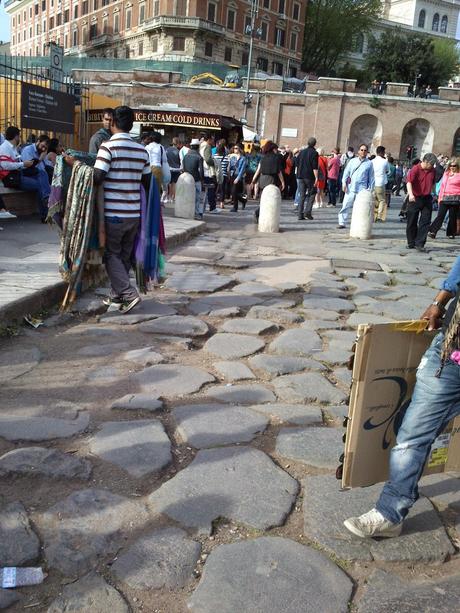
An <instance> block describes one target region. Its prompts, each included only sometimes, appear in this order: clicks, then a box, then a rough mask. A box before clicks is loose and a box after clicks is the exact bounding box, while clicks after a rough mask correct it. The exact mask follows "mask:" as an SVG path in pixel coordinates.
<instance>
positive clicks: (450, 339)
mask: <svg viewBox="0 0 460 613" xmlns="http://www.w3.org/2000/svg"><path fill="white" fill-rule="evenodd" d="M428 155H432V154H428ZM424 157H426V156H424ZM422 164H423V162H422ZM425 164H426V165H427V164H431V162H428V161H426V162H425ZM429 171H430V169H429V168H424V169H423V172H425V173H426V181H427V182H428V181H429V176H430V173H429ZM415 174H418V173H415ZM412 179H413V182H411V185H412V189H411V191H410V193H412V192H413V189H414V185H416V186H418V183H419V180H417V181H416V180H415V177H414V176H413V177H412ZM416 191H418V190H417V187H416ZM459 287H460V256H459V257H457V259H456V260H455V262H454V265H453V267H452V269H451V271H450V273H449V275H448V277H447V278H446V280H445V281H444V282H443V283H442V285H441V290H440V291H439V292H438V294H437V295H436V297H435V299H434V301H433V302H432V303H431V305H430V306H429V307H428V308H427V309H426V311H425V312H424V313H423V315H422V319H426V320H427V321H428V330H435V329H437V328H439V327H440V326H441V319H442V318H443V317H444V315H445V317H444V320H443V322H442V331H441V332H439V333H438V334H437V336H435V338H434V339H433V342H432V343H431V346H430V347H429V349H428V350H427V351H426V352H425V354H424V356H423V357H422V360H421V362H420V366H419V368H418V370H417V382H416V384H415V388H414V391H413V393H412V399H411V402H410V405H409V406H408V407H407V409H406V411H405V413H404V417H403V420H402V423H401V425H400V427H399V430H398V434H397V437H396V445H395V446H394V447H393V449H392V450H391V454H390V476H389V479H388V481H387V482H386V483H385V485H384V487H383V490H382V492H381V494H380V497H379V499H378V501H377V503H376V505H375V507H374V508H373V509H371V510H370V511H368V512H367V513H364V514H363V515H360V516H359V517H350V518H348V519H346V520H345V522H344V524H345V527H346V528H347V529H348V530H349V531H350V532H351V533H352V534H354V535H356V536H358V537H360V538H368V537H386V538H390V537H396V536H399V535H400V534H401V532H402V529H403V521H404V519H405V518H406V516H407V514H408V512H409V510H410V509H411V507H412V506H413V504H414V503H415V502H416V501H417V499H418V498H419V492H418V481H419V479H420V477H421V475H422V471H423V468H424V466H425V462H426V460H427V458H428V455H429V453H430V450H431V445H432V444H433V442H434V440H435V438H436V437H437V436H438V435H439V433H440V432H442V431H443V430H444V428H445V427H446V425H447V424H448V423H449V421H450V420H451V419H453V418H454V417H456V416H457V415H459V414H460V403H459V402H458V398H459V397H460V377H459V368H460V364H459V363H458V358H457V357H456V356H457V354H458V347H459V346H460V345H459V343H460V327H459V322H460V302H459V296H460V294H459V293H458V288H459ZM454 297H455V299H454V300H453V302H452V303H451V304H450V306H449V309H448V311H447V314H446V306H447V304H448V303H449V301H450V300H452V299H453V298H454Z"/></svg>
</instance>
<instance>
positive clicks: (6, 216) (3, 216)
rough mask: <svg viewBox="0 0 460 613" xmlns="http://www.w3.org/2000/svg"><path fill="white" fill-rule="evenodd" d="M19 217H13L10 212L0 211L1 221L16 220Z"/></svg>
mask: <svg viewBox="0 0 460 613" xmlns="http://www.w3.org/2000/svg"><path fill="white" fill-rule="evenodd" d="M16 217H17V215H13V213H10V212H9V211H5V210H3V211H0V219H16Z"/></svg>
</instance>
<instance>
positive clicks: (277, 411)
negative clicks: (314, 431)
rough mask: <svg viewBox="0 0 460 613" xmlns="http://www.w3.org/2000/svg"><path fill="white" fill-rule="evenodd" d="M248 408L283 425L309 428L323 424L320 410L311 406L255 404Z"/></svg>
mask: <svg viewBox="0 0 460 613" xmlns="http://www.w3.org/2000/svg"><path fill="white" fill-rule="evenodd" d="M249 408H250V409H253V410H254V411H257V412H258V413H263V414H264V415H268V416H269V417H271V418H276V420H278V421H281V422H283V423H291V424H295V425H296V426H311V425H313V424H321V423H322V422H323V416H322V412H321V409H320V408H319V407H315V406H313V405H305V404H281V403H275V404H271V403H270V404H256V405H253V406H250V407H249Z"/></svg>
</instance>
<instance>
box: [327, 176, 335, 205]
mask: <svg viewBox="0 0 460 613" xmlns="http://www.w3.org/2000/svg"><path fill="white" fill-rule="evenodd" d="M327 189H328V192H329V202H330V203H331V204H333V205H334V206H335V205H336V204H337V179H328V180H327Z"/></svg>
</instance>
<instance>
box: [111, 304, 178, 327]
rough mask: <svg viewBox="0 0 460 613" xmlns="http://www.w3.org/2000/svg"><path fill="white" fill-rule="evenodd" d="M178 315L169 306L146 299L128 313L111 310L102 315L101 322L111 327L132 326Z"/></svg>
mask: <svg viewBox="0 0 460 613" xmlns="http://www.w3.org/2000/svg"><path fill="white" fill-rule="evenodd" d="M176 313H177V311H176V309H174V308H173V307H172V306H170V305H168V304H163V303H161V302H158V301H157V300H154V299H153V298H144V299H143V300H142V302H141V303H140V304H138V305H137V306H136V308H135V309H133V310H132V311H129V312H128V313H120V311H118V310H117V309H115V310H111V309H109V310H108V311H107V312H106V313H104V315H101V322H103V323H107V324H111V325H113V324H116V325H119V326H132V325H134V324H139V323H141V322H143V321H149V320H151V319H156V318H157V317H166V316H168V315H175V314H176Z"/></svg>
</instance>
